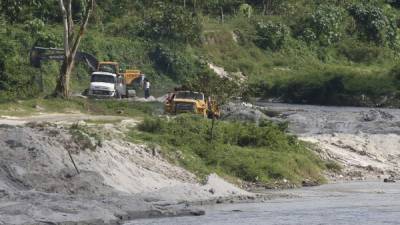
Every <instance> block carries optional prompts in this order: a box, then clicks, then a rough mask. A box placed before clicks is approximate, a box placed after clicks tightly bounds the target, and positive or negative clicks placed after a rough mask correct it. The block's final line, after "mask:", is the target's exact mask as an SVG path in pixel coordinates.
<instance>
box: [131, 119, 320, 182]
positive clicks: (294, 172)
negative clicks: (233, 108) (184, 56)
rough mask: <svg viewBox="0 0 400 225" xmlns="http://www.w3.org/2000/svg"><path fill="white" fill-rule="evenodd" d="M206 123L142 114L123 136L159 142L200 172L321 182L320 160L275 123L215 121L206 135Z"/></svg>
mask: <svg viewBox="0 0 400 225" xmlns="http://www.w3.org/2000/svg"><path fill="white" fill-rule="evenodd" d="M210 126H211V122H210V120H207V119H203V118H199V117H194V116H190V115H181V116H178V117H176V118H175V119H170V120H166V119H163V118H148V119H145V120H144V121H143V122H142V123H141V124H140V125H139V126H138V127H137V128H136V129H133V130H132V131H131V132H130V134H129V136H130V139H131V140H132V141H144V142H146V143H150V144H157V145H160V146H162V149H163V154H164V156H165V157H166V158H168V159H169V160H170V161H172V162H174V163H176V164H178V165H180V166H183V167H185V168H186V169H188V170H189V171H192V172H194V173H195V174H197V175H198V176H200V177H204V176H206V175H208V174H209V173H212V172H216V173H218V174H220V175H221V176H224V177H238V178H240V179H242V180H244V181H248V182H257V183H261V184H265V185H268V184H272V183H273V182H275V181H281V180H283V179H287V180H289V181H291V182H292V183H294V184H297V185H300V184H301V182H302V181H303V180H305V179H309V180H313V181H316V182H319V183H321V182H324V178H323V176H322V175H321V171H322V170H324V169H326V166H325V164H324V162H323V161H322V160H320V159H319V158H318V157H317V156H316V155H314V153H312V151H311V150H309V149H308V148H307V147H306V146H305V145H303V144H302V143H301V142H299V141H298V140H297V138H296V137H293V136H289V135H287V134H285V133H284V131H283V130H282V128H281V127H280V126H278V125H274V124H272V123H270V122H264V123H261V125H260V126H256V125H255V124H247V123H239V122H222V121H221V122H217V126H216V127H215V131H214V138H213V139H212V140H211V139H210Z"/></svg>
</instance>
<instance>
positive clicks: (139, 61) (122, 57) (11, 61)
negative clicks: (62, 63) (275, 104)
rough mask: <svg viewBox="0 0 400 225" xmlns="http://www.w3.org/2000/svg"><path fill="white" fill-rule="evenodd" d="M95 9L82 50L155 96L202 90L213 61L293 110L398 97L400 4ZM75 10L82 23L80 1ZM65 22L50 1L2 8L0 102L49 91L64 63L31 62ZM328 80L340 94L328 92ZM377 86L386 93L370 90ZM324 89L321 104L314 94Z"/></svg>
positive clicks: (161, 4)
mask: <svg viewBox="0 0 400 225" xmlns="http://www.w3.org/2000/svg"><path fill="white" fill-rule="evenodd" d="M96 2H97V5H96V8H95V13H94V15H93V17H92V18H91V21H90V26H89V32H88V33H87V35H86V37H85V39H84V41H83V43H82V48H81V49H82V51H86V52H89V53H92V54H94V55H96V56H97V57H98V58H99V59H100V60H114V61H119V62H120V63H121V64H122V66H123V67H124V68H127V67H134V68H139V69H141V70H143V71H144V72H145V73H147V74H148V76H149V77H150V78H151V79H152V81H153V87H154V89H155V91H156V92H158V93H163V92H165V91H166V90H168V89H170V88H172V87H173V86H175V85H178V84H188V86H193V87H198V85H195V84H193V83H195V82H199V80H200V79H201V76H203V77H204V75H207V76H208V75H210V74H212V71H211V70H209V69H208V68H207V65H208V63H213V64H215V65H218V66H221V67H224V68H225V70H227V71H228V72H230V73H238V72H241V73H242V74H243V75H244V76H245V77H246V78H247V82H246V83H243V84H242V85H241V88H242V89H243V88H245V87H248V90H247V91H244V93H246V94H247V95H252V96H259V97H265V98H280V99H283V100H285V101H292V102H308V103H319V104H350V103H351V104H353V103H357V104H360V105H362V104H363V103H362V102H360V101H358V100H357V99H361V98H363V99H367V101H366V102H368V103H371V104H375V103H376V102H380V101H381V100H382V99H387V98H388V97H390V96H392V97H393V98H392V99H394V96H397V93H398V92H399V90H400V86H399V85H398V83H397V82H393V78H392V77H391V76H390V74H389V71H390V70H391V68H392V67H394V66H396V64H397V59H398V57H399V55H398V50H399V47H400V45H399V44H400V42H399V40H400V37H399V22H398V21H399V19H400V8H399V6H400V4H399V1H397V0H340V1H339V0H338V1H328V0H311V1H309V0H212V1H210V0H184V1H182V0H167V1H145V0H137V1H129V0H121V1H116V0H98V1H96ZM73 8H74V12H75V14H74V19H75V20H76V21H79V20H80V19H81V12H82V4H81V1H79V0H73ZM60 23H61V21H60V13H59V9H58V6H57V4H54V2H53V1H49V0H34V1H22V0H18V1H9V0H0V24H1V26H0V43H1V45H0V90H1V91H0V99H6V100H9V99H15V98H25V97H35V96H40V95H46V94H48V92H49V91H50V90H52V89H53V86H54V84H55V79H56V77H57V73H58V70H59V64H58V63H56V62H46V63H44V64H43V67H42V69H34V68H31V67H30V66H29V60H28V55H29V50H30V48H31V47H32V46H34V45H36V46H45V47H61V46H62V44H61V40H62V27H61V24H60ZM74 74H75V75H74V76H73V81H72V82H73V87H74V90H75V91H82V90H83V89H85V87H86V86H87V85H88V70H87V68H86V66H85V65H78V66H77V68H76V70H75V72H74ZM332 74H336V75H334V76H333V75H332ZM332 76H333V77H334V78H332ZM337 77H339V78H337ZM331 79H334V80H335V82H338V83H340V85H338V88H339V87H342V86H343V87H344V88H341V89H338V90H336V89H332V87H331V85H330V83H331V82H330V80H331ZM336 80H337V81H336ZM376 80H379V81H380V82H379V85H380V86H379V88H383V90H382V91H374V90H372V89H373V87H374V85H375V83H376ZM339 81H340V82H339ZM356 81H358V82H356ZM335 82H334V83H335ZM322 86H323V89H324V90H325V89H329V91H325V92H324V93H326V94H324V95H322V96H325V97H321V96H314V95H315V93H318V90H320V89H321V88H322ZM326 86H329V87H326ZM292 90H295V91H292ZM332 95H334V96H333V97H332ZM337 96H341V97H340V98H338V97H337ZM316 99H317V100H316ZM333 99H335V100H333ZM392 103H393V101H392V102H390V103H387V104H392ZM383 105H385V104H383Z"/></svg>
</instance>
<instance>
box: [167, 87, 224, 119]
mask: <svg viewBox="0 0 400 225" xmlns="http://www.w3.org/2000/svg"><path fill="white" fill-rule="evenodd" d="M164 107H165V112H166V113H169V114H173V115H176V114H180V113H194V114H199V115H202V116H204V117H208V118H213V117H214V118H219V116H220V111H219V109H218V105H217V104H216V102H215V101H214V100H211V98H205V96H204V94H203V93H201V92H193V91H175V92H173V93H170V94H169V95H168V97H167V100H166V101H165V105H164Z"/></svg>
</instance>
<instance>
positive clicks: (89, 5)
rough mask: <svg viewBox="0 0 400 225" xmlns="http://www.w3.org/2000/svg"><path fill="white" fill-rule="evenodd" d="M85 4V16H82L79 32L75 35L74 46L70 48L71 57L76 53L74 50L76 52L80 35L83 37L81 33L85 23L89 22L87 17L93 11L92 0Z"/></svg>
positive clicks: (80, 38) (85, 25)
mask: <svg viewBox="0 0 400 225" xmlns="http://www.w3.org/2000/svg"><path fill="white" fill-rule="evenodd" d="M86 5H87V8H86V12H85V16H84V18H83V21H82V23H81V27H80V29H79V34H78V36H77V37H76V39H75V43H74V46H73V47H72V49H71V52H72V56H73V57H75V55H76V52H77V50H78V47H79V44H80V42H81V40H82V37H83V34H84V32H85V30H86V27H87V24H88V23H89V18H90V15H91V13H92V11H93V8H94V0H88V1H87V4H86Z"/></svg>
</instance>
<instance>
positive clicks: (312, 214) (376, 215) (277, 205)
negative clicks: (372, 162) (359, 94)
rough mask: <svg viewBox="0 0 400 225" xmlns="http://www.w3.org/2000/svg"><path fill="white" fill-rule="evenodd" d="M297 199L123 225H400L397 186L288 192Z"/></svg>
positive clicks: (399, 188) (368, 184) (366, 185)
mask: <svg viewBox="0 0 400 225" xmlns="http://www.w3.org/2000/svg"><path fill="white" fill-rule="evenodd" d="M284 192H285V193H289V194H293V195H295V196H298V197H294V198H290V199H287V198H282V199H275V200H271V201H268V202H265V203H253V204H232V205H215V206H211V207H208V208H205V210H206V215H205V216H201V217H176V218H161V219H142V220H136V221H132V222H129V223H127V224H126V225H139V224H140V225H178V224H181V225H189V224H190V225H206V224H212V225H228V224H232V225H234V224H238V225H264V224H274V225H294V224H296V225H297V224H299V225H300V224H301V225H303V224H304V225H314V224H315V225H322V224H329V225H330V224H335V225H350V224H351V225H353V224H364V225H368V224H371V225H377V224H393V225H394V224H396V225H397V224H400V184H399V183H383V182H351V183H338V184H328V185H322V186H319V187H313V188H304V189H298V190H288V191H284Z"/></svg>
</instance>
